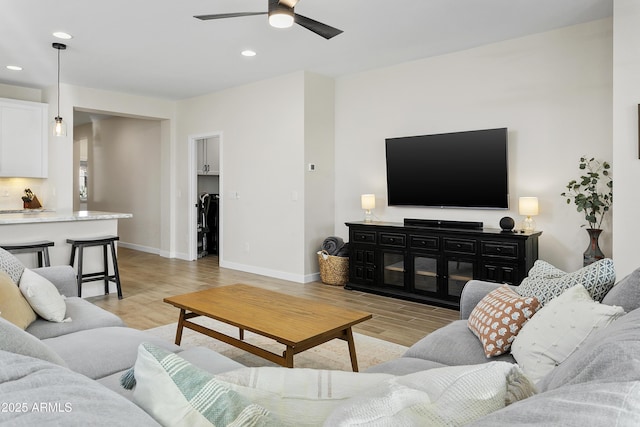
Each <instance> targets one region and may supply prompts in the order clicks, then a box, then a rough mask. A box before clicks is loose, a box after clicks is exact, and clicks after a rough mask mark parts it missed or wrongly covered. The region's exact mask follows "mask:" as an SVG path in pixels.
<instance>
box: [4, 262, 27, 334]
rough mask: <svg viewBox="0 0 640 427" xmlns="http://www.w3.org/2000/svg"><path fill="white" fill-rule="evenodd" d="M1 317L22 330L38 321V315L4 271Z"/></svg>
mask: <svg viewBox="0 0 640 427" xmlns="http://www.w3.org/2000/svg"><path fill="white" fill-rule="evenodd" d="M0 316H2V317H3V318H4V319H7V320H8V321H9V322H11V323H13V324H14V325H16V326H17V327H19V328H20V329H26V328H27V326H29V325H30V324H31V323H33V322H34V321H35V320H36V313H35V312H34V311H33V309H32V308H31V306H30V305H29V303H28V302H27V300H26V299H24V296H22V293H21V292H20V289H18V287H17V286H16V284H15V283H13V280H11V277H9V275H8V274H7V273H5V272H4V271H0Z"/></svg>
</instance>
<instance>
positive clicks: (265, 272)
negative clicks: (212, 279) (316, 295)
mask: <svg viewBox="0 0 640 427" xmlns="http://www.w3.org/2000/svg"><path fill="white" fill-rule="evenodd" d="M220 267H222V268H229V269H231V270H238V271H244V272H245V273H253V274H259V275H261V276H268V277H273V278H275V279H282V280H288V281H290V282H296V283H310V282H315V281H317V280H320V273H314V274H307V275H303V274H294V273H287V272H286V271H278V270H271V269H268V268H262V267H256V266H253V265H246V264H239V263H236V262H229V261H223V260H220Z"/></svg>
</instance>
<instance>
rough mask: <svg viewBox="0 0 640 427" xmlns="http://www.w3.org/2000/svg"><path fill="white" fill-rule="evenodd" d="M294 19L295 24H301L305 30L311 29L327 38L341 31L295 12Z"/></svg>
mask: <svg viewBox="0 0 640 427" xmlns="http://www.w3.org/2000/svg"><path fill="white" fill-rule="evenodd" d="M294 21H295V23H296V24H298V25H302V26H303V27H304V28H306V29H307V30H310V31H313V32H314V33H316V34H318V35H319V36H322V37H324V38H325V39H327V40H329V39H330V38H332V37H335V36H337V35H338V34H341V33H342V32H343V31H342V30H339V29H337V28H333V27H331V26H329V25H327V24H323V23H322V22H318V21H314V20H313V19H311V18H307V17H306V16H302V15H298V14H297V13H296V14H295V17H294Z"/></svg>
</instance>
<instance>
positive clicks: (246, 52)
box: [241, 49, 256, 56]
mask: <svg viewBox="0 0 640 427" xmlns="http://www.w3.org/2000/svg"><path fill="white" fill-rule="evenodd" d="M241 53H242V56H256V52H255V51H253V50H249V49H247V50H243V51H242V52H241Z"/></svg>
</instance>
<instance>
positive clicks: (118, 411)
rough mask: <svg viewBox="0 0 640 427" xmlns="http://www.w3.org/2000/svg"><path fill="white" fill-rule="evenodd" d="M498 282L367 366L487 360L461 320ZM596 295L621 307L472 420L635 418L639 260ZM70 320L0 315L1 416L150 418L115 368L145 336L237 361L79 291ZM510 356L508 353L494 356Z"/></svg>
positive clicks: (62, 283) (623, 421)
mask: <svg viewBox="0 0 640 427" xmlns="http://www.w3.org/2000/svg"><path fill="white" fill-rule="evenodd" d="M35 271H36V272H38V273H39V274H41V275H43V276H45V277H47V278H48V279H49V280H50V281H51V282H53V283H54V284H55V285H56V286H57V287H58V288H59V289H60V290H61V292H62V293H64V294H66V295H73V294H75V292H74V290H75V272H74V270H73V269H72V268H71V267H68V266H59V267H49V268H42V269H36V270H35ZM497 286H498V285H496V284H491V283H486V282H480V281H471V282H469V283H468V284H467V285H466V287H465V288H464V291H463V293H462V304H461V320H458V321H455V322H453V323H451V324H450V325H448V326H446V327H444V328H442V329H440V330H438V331H436V332H434V333H432V334H430V335H428V336H426V337H425V338H424V339H422V340H421V341H419V342H418V343H416V344H415V345H413V346H412V347H411V348H409V349H408V351H407V352H406V354H405V355H404V356H403V357H401V358H399V359H396V360H393V361H389V362H386V363H383V364H381V365H378V366H375V367H373V368H370V369H369V371H368V372H382V373H392V374H398V375H401V374H407V373H412V372H417V371H421V370H426V369H432V368H437V367H443V366H451V365H468V364H479V363H486V362H487V361H488V359H487V358H486V357H485V356H484V353H483V349H482V346H481V344H480V342H479V340H478V339H477V338H476V337H475V336H474V335H473V334H472V333H471V332H470V330H469V328H468V327H467V321H466V320H465V319H466V318H467V317H468V315H469V313H470V312H471V310H472V309H473V307H475V305H476V304H477V303H478V301H480V300H481V299H482V298H483V297H484V296H485V295H486V294H487V293H488V292H490V291H491V290H493V289H495V288H496V287H497ZM602 303H603V304H610V305H619V306H622V307H624V309H625V311H627V312H628V314H626V315H624V316H623V317H622V318H620V319H618V320H616V321H615V322H614V323H613V324H611V325H610V326H608V327H607V328H605V329H604V330H602V331H600V332H599V333H597V334H595V335H593V336H591V337H590V338H589V339H588V341H587V342H585V343H583V345H581V346H580V348H579V349H578V350H577V351H576V352H575V353H573V354H572V355H571V356H570V357H569V359H567V360H566V361H565V362H563V363H562V364H561V365H559V366H558V367H557V368H555V369H554V370H553V371H552V372H551V373H550V374H549V375H547V376H546V377H545V378H543V379H542V380H541V381H539V382H538V383H537V387H538V389H539V394H537V395H535V396H533V397H529V398H527V399H525V400H522V401H520V402H517V403H514V404H512V405H510V406H507V407H506V408H504V409H501V410H499V411H496V412H494V413H492V414H490V415H488V416H485V417H484V418H482V419H480V420H478V421H476V422H475V424H474V425H476V426H495V425H525V424H527V425H558V426H560V425H562V426H574V425H575V426H581V427H584V426H611V425H617V426H636V425H640V309H638V307H640V269H639V270H638V271H636V272H634V273H632V274H631V275H629V276H628V277H626V278H625V279H623V280H621V281H620V282H619V283H617V284H616V286H614V287H613V289H612V290H611V291H610V292H609V293H608V294H607V296H606V297H605V299H604V300H603V301H602ZM66 304H67V309H68V313H67V315H68V316H70V317H72V319H73V321H72V322H69V323H51V322H46V321H44V320H42V319H39V320H37V321H36V322H35V323H33V324H32V325H31V326H29V328H28V329H27V331H22V330H21V329H19V328H17V327H15V326H13V325H12V324H11V323H9V322H6V321H4V320H3V319H1V318H0V403H1V404H2V405H3V407H2V408H0V424H6V425H11V426H15V425H25V426H31V425H65V426H73V425H90V424H93V425H109V426H119V425H122V426H131V425H136V426H144V425H157V423H156V422H155V421H154V419H153V418H151V417H150V416H149V415H148V414H147V413H145V412H144V411H143V410H142V409H140V408H139V407H138V406H136V405H135V404H134V403H132V402H131V400H130V399H131V394H130V393H131V392H130V391H127V390H124V389H122V387H120V385H119V379H120V376H121V375H122V373H123V372H124V371H125V370H126V369H127V368H129V367H131V366H133V365H134V362H135V359H136V356H137V347H138V345H139V344H140V343H141V342H144V341H147V342H151V343H154V344H155V345H157V346H159V347H162V348H165V349H167V350H169V351H171V352H175V353H178V354H179V355H180V356H182V357H183V358H185V359H186V360H188V361H190V362H192V363H193V364H194V365H196V366H198V367H200V368H203V369H205V370H207V371H209V372H211V373H214V374H215V373H220V372H225V371H229V370H233V369H236V368H240V367H242V365H240V364H238V363H236V362H234V361H232V360H230V359H228V358H226V357H224V356H222V355H220V354H217V353H215V352H213V351H211V350H208V349H205V348H192V349H188V350H183V349H182V348H180V347H178V346H175V345H173V344H171V343H168V342H162V341H160V340H158V339H157V338H155V337H153V336H152V335H149V334H147V333H145V332H144V331H139V330H135V329H131V328H127V327H126V326H124V324H123V323H122V321H121V320H120V319H119V318H118V317H117V316H115V315H113V314H110V313H108V312H106V311H104V310H102V309H100V308H98V307H96V306H95V305H93V304H91V303H89V302H87V301H85V300H83V299H80V298H77V297H68V298H67V300H66ZM492 360H502V361H508V362H512V363H513V362H515V361H514V359H513V357H512V356H511V355H509V354H505V355H502V356H498V357H497V358H492Z"/></svg>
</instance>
